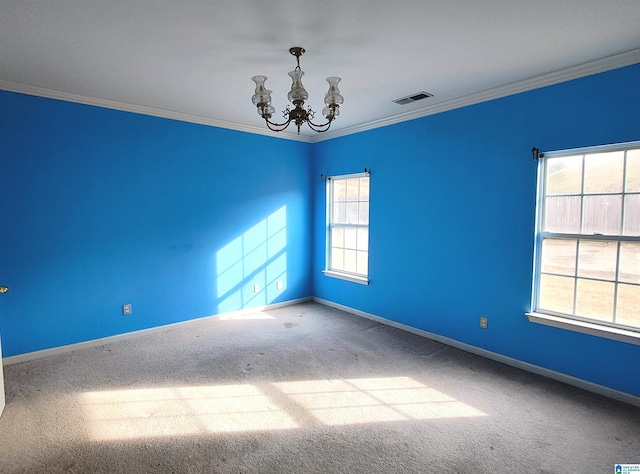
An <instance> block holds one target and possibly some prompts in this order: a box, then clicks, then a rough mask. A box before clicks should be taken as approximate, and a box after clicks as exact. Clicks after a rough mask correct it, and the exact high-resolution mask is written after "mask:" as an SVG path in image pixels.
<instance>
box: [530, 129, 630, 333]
mask: <svg viewBox="0 0 640 474" xmlns="http://www.w3.org/2000/svg"><path fill="white" fill-rule="evenodd" d="M634 149H640V141H634V142H626V143H617V144H611V145H600V146H592V147H582V148H573V149H567V150H559V151H552V152H545V153H542V154H540V159H539V160H538V169H537V188H536V189H537V196H536V216H535V240H534V262H533V263H534V265H533V284H532V293H531V311H530V312H528V313H526V315H527V317H528V318H529V321H531V322H534V323H539V324H544V325H548V326H553V327H558V328H563V329H568V330H573V331H577V332H581V333H586V334H590V335H594V336H599V337H605V338H608V339H614V340H617V341H622V342H627V343H630V344H637V345H640V327H633V326H628V325H624V324H619V323H615V322H608V321H600V320H597V319H594V318H589V317H582V316H580V315H576V314H575V313H576V293H575V288H576V287H575V286H574V301H573V305H574V311H573V313H574V314H571V315H570V314H566V313H561V312H557V311H553V310H547V309H541V308H540V285H541V275H542V274H543V273H544V272H542V245H543V241H544V240H545V239H567V240H575V241H576V242H577V248H576V257H575V258H576V260H575V273H574V275H573V276H571V277H572V278H573V280H574V285H577V282H578V279H579V278H580V279H585V280H594V281H598V280H599V279H598V278H589V277H584V276H580V275H579V269H578V259H579V252H580V243H581V241H582V242H586V241H598V242H602V241H614V242H617V243H618V245H617V250H616V252H617V254H616V273H615V277H614V278H613V280H608V279H606V281H613V283H614V285H615V287H614V308H613V315H615V314H616V305H617V302H616V298H617V293H618V285H619V284H620V283H622V284H626V283H628V282H625V281H621V280H620V275H619V266H620V247H621V243H623V242H634V243H635V242H640V236H632V235H624V197H625V196H626V195H627V194H629V193H628V192H627V189H626V184H625V179H626V169H623V187H622V191H620V193H617V192H615V193H611V195H617V194H619V195H620V196H621V199H622V201H623V202H622V207H621V227H620V229H619V233H618V234H616V235H609V234H605V235H602V234H598V233H593V234H583V233H577V234H574V233H562V232H550V231H543V230H542V228H543V225H544V222H545V215H544V213H545V211H546V207H545V198H546V197H547V190H546V185H547V166H548V160H549V159H552V158H559V157H564V156H566V157H568V156H574V155H589V154H597V153H608V152H615V151H628V150H634ZM625 164H626V159H625ZM623 166H624V165H623ZM584 172H585V171H584V158H583V165H582V169H581V173H582V177H581V186H582V187H581V190H580V193H579V196H580V197H581V200H580V202H581V212H580V213H581V219H583V218H584V200H583V198H584V196H585V195H586V196H591V195H592V194H590V193H585V189H584ZM637 193H638V192H637V191H633V192H632V194H637ZM598 194H600V193H598ZM602 194H608V193H602ZM571 195H573V194H571ZM576 195H577V194H576ZM596 195H597V194H596ZM582 230H583V229H582V220H581V228H580V231H581V232H582ZM567 276H570V275H567ZM602 281H605V280H602ZM636 286H637V284H636Z"/></svg>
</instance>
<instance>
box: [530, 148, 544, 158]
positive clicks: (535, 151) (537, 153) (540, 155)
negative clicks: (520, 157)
mask: <svg viewBox="0 0 640 474" xmlns="http://www.w3.org/2000/svg"><path fill="white" fill-rule="evenodd" d="M531 154H532V155H533V161H538V160H539V159H540V158H544V153H541V152H540V150H539V149H537V148H536V147H533V148H532V149H531Z"/></svg>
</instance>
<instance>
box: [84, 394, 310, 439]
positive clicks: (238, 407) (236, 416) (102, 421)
mask: <svg viewBox="0 0 640 474" xmlns="http://www.w3.org/2000/svg"><path fill="white" fill-rule="evenodd" d="M81 404H82V405H83V407H84V410H85V414H86V417H87V421H88V423H89V425H90V427H89V429H90V434H91V437H92V438H93V439H95V440H101V441H107V440H115V439H136V438H153V437H163V436H185V435H197V434H205V433H229V432H239V431H264V430H284V429H292V428H296V427H297V426H298V425H297V423H296V422H295V421H294V420H293V419H292V418H291V417H290V416H289V415H287V413H285V412H284V411H283V410H282V409H280V408H279V407H278V406H277V405H276V404H275V403H273V402H272V400H271V399H270V398H269V397H268V396H266V395H265V394H264V393H262V392H261V391H260V389H258V388H257V387H255V386H253V385H219V386H201V387H197V386H196V387H175V388H147V389H135V390H106V391H100V392H86V393H84V394H82V397H81Z"/></svg>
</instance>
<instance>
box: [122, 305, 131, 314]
mask: <svg viewBox="0 0 640 474" xmlns="http://www.w3.org/2000/svg"><path fill="white" fill-rule="evenodd" d="M122 314H123V315H125V316H129V315H130V314H131V305H130V304H123V305H122Z"/></svg>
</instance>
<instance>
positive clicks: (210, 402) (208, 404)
mask: <svg viewBox="0 0 640 474" xmlns="http://www.w3.org/2000/svg"><path fill="white" fill-rule="evenodd" d="M80 404H81V405H82V407H83V412H84V416H85V419H86V424H87V425H88V430H89V434H90V437H91V438H92V439H94V440H98V441H109V440H116V439H138V438H154V437H165V436H187V435H202V434H207V433H234V432H255V431H279V430H290V429H295V428H300V427H303V426H305V425H309V423H311V424H318V425H325V426H341V425H353V424H363V423H381V422H399V421H409V420H430V419H446V418H465V417H481V416H487V414H486V413H484V412H482V411H480V410H478V409H476V408H474V407H472V406H470V405H467V404H466V403H463V402H460V401H458V400H456V399H455V398H453V397H451V396H449V395H446V394H444V393H442V392H440V391H438V390H435V389H433V388H431V387H428V386H426V385H424V384H422V383H420V382H418V381H416V380H414V379H412V378H410V377H382V378H364V379H335V380H300V381H291V382H272V383H264V384H255V385H252V384H246V385H245V384H237V385H210V386H184V387H166V388H143V389H123V390H105V391H95V392H86V393H83V394H82V395H81V397H80ZM309 420H311V422H309Z"/></svg>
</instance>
